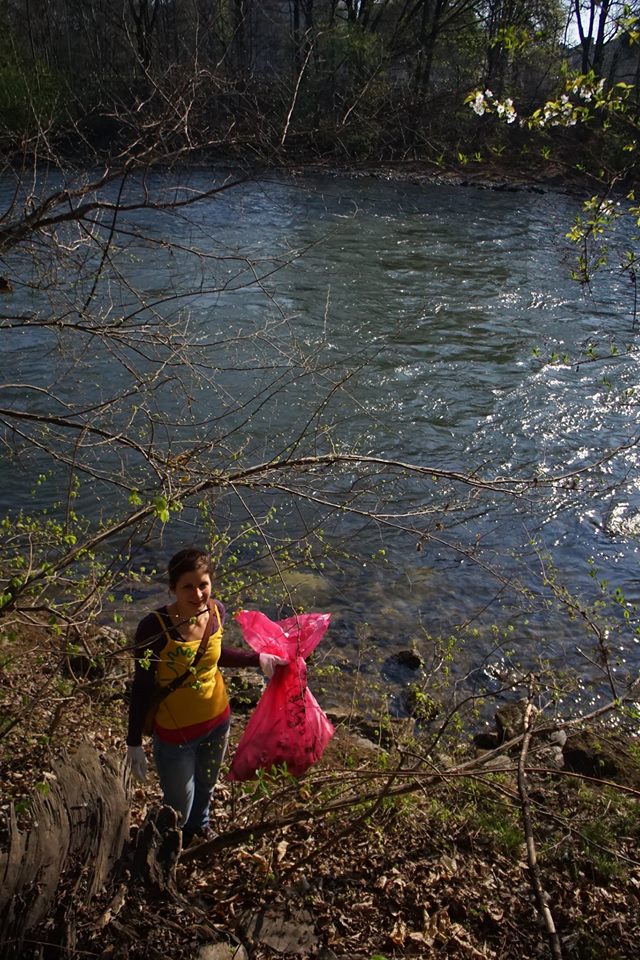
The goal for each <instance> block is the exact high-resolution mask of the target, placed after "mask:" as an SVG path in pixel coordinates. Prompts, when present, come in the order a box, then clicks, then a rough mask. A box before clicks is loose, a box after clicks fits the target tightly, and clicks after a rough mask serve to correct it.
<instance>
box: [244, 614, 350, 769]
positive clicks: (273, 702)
mask: <svg viewBox="0 0 640 960" xmlns="http://www.w3.org/2000/svg"><path fill="white" fill-rule="evenodd" d="M236 620H237V621H238V623H239V624H240V626H241V627H242V632H243V634H244V638H245V640H246V642H247V643H248V644H249V646H250V647H253V649H254V650H256V651H257V652H258V653H272V654H275V655H276V656H278V657H283V658H285V659H287V660H288V661H289V663H288V664H287V666H286V667H277V668H276V670H275V672H274V674H273V676H272V677H271V679H270V680H269V682H268V684H267V688H266V690H265V691H264V693H263V694H262V696H261V697H260V700H259V702H258V705H257V707H256V709H255V710H254V711H253V714H252V715H251V717H250V719H249V722H248V724H247V726H246V729H245V731H244V733H243V735H242V737H241V739H240V743H239V744H238V747H237V750H236V752H235V756H234V758H233V762H232V764H231V770H230V771H229V775H228V777H229V780H251V779H252V778H253V777H254V776H255V773H256V770H258V769H267V770H268V769H270V768H271V767H272V766H273V765H274V764H283V763H286V765H287V770H288V771H289V773H292V774H293V775H294V776H295V777H299V776H300V775H301V774H303V773H304V771H305V770H307V769H308V768H309V767H310V766H311V765H312V764H314V763H315V762H316V761H317V760H319V759H320V757H321V756H322V754H323V752H324V748H325V747H326V745H327V743H328V742H329V740H330V739H331V737H332V735H333V732H334V731H333V724H332V723H331V722H330V720H329V719H328V718H327V715H326V714H325V713H324V711H323V710H322V709H321V707H320V706H319V704H318V702H317V701H316V699H315V697H314V696H313V694H312V693H311V691H310V690H309V688H308V687H307V666H306V664H305V659H306V657H308V656H309V654H310V653H311V651H312V650H314V649H315V647H316V646H317V645H318V644H319V643H320V640H321V638H322V637H323V636H324V634H325V632H326V630H327V627H328V626H329V621H330V620H331V614H329V613H305V614H300V616H297V617H289V618H288V619H287V620H279V621H277V622H275V623H274V621H273V620H269V618H268V617H266V616H265V615H264V613H259V612H258V611H254V610H243V611H241V612H240V613H238V614H237V615H236Z"/></svg>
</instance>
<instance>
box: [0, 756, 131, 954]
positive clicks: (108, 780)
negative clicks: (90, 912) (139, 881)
mask: <svg viewBox="0 0 640 960" xmlns="http://www.w3.org/2000/svg"><path fill="white" fill-rule="evenodd" d="M49 783H50V789H49V791H48V793H47V795H46V796H43V795H42V794H38V795H37V796H36V797H35V798H34V800H33V806H32V814H33V817H32V823H31V825H30V827H29V828H28V829H27V830H25V831H21V830H20V829H19V828H18V825H17V822H16V817H15V813H14V811H13V809H11V812H10V817H9V824H8V833H9V839H8V847H7V849H6V850H5V851H1V852H0V955H1V956H2V957H3V960H9V958H11V957H19V956H21V955H24V952H23V946H24V944H25V943H26V942H27V941H28V940H29V939H30V938H31V935H32V934H33V931H35V930H36V928H38V927H39V926H41V925H42V924H43V923H44V922H45V921H47V935H46V940H47V942H49V943H57V944H59V945H60V946H61V947H62V948H63V949H69V948H70V947H71V946H72V943H73V938H74V929H75V919H74V916H75V912H76V909H77V906H79V905H83V904H86V903H88V902H89V901H90V900H91V899H92V898H93V897H94V896H95V895H96V893H98V891H99V890H101V889H102V887H103V886H104V884H105V883H106V881H107V879H108V878H109V876H110V874H111V873H112V871H113V870H114V867H115V865H116V863H117V862H118V861H119V859H120V856H121V854H122V850H123V847H124V844H125V842H126V841H127V839H128V835H129V798H128V795H127V793H128V774H127V772H126V771H125V768H124V760H123V758H120V757H101V756H100V755H99V754H98V753H97V752H96V750H95V748H94V747H93V746H91V745H90V744H88V743H84V744H81V745H80V747H79V748H78V750H77V751H76V753H74V754H73V755H68V754H65V755H63V757H62V759H61V760H60V761H59V762H58V763H57V764H56V765H55V766H54V776H53V779H52V780H51V781H49ZM54 908H55V909H54Z"/></svg>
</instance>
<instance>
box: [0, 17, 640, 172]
mask: <svg viewBox="0 0 640 960" xmlns="http://www.w3.org/2000/svg"><path fill="white" fill-rule="evenodd" d="M635 6H637V5H635ZM0 22H2V23H3V30H2V34H1V36H2V39H1V40H0V132H1V133H0V135H1V140H2V145H3V146H4V153H5V155H6V154H9V155H11V154H12V153H15V151H18V152H19V153H21V154H25V153H26V154H27V155H29V154H33V153H36V152H37V153H38V155H39V156H41V157H42V155H43V153H44V154H45V156H46V155H47V154H49V155H50V157H52V158H55V157H57V156H59V155H60V154H62V155H64V156H65V157H67V158H69V157H75V158H77V159H79V160H82V159H84V160H87V159H90V158H91V157H92V155H93V153H94V151H97V152H98V153H99V154H100V155H103V154H104V153H105V152H107V153H109V152H113V153H115V154H116V155H117V151H118V149H119V148H120V149H122V148H123V147H124V146H125V145H126V146H127V148H128V147H130V145H131V141H132V140H136V139H137V140H138V142H139V151H140V152H142V151H144V149H145V146H143V143H142V141H145V138H146V140H147V141H148V142H153V144H154V147H155V148H156V149H157V150H159V151H160V152H161V153H162V152H167V151H168V152H170V151H171V146H172V145H171V142H170V139H171V134H170V132H169V131H168V130H167V127H166V123H165V124H164V125H163V129H162V130H159V129H158V126H157V123H156V121H157V118H158V117H159V116H160V115H163V117H164V118H165V120H166V116H167V114H170V112H171V109H172V107H173V106H174V104H175V102H181V103H182V102H184V101H185V100H188V103H189V130H190V136H191V137H192V140H191V143H190V147H191V148H192V153H191V156H192V157H193V153H194V152H195V151H196V150H197V149H198V148H204V149H207V151H208V153H209V157H208V159H211V153H212V152H213V153H214V155H215V154H217V155H222V156H234V157H239V156H242V157H243V158H244V159H246V160H248V161H258V162H264V161H266V162H276V163H277V162H280V163H285V164H286V163H292V162H325V163H326V162H330V163H334V164H338V165H351V164H357V163H365V164H371V163H401V162H424V163H426V164H429V165H432V166H433V167H434V168H436V169H437V168H438V167H443V166H451V165H463V166H466V165H468V164H474V163H477V164H479V163H486V162H494V163H495V162H497V163H498V164H501V165H503V166H504V165H505V164H511V165H514V164H518V163H524V164H526V165H527V167H530V166H531V164H532V163H537V162H538V161H540V162H541V163H547V164H548V162H549V161H550V160H553V161H555V162H559V163H561V164H563V165H564V168H565V169H566V171H567V173H571V171H572V170H573V169H574V168H575V166H576V162H578V163H579V164H580V167H581V171H580V172H585V171H586V172H589V173H595V174H600V173H602V172H603V169H602V167H603V164H604V165H605V168H606V169H607V170H609V169H610V170H614V171H618V170H619V169H620V168H621V167H624V168H627V167H628V165H629V153H628V152H626V153H624V152H622V151H621V147H620V145H619V144H617V143H616V141H615V139H614V140H612V138H607V137H606V136H604V137H603V136H602V131H601V130H600V126H599V124H598V123H597V122H592V123H590V124H586V125H585V124H581V125H580V127H579V128H578V129H575V128H573V129H568V128H566V127H565V128H563V129H554V130H552V131H549V130H546V131H541V130H540V129H536V130H533V131H532V130H531V129H530V128H526V126H524V125H522V124H520V123H513V124H510V125H509V124H499V123H496V121H495V118H491V117H484V118H483V119H482V121H481V122H478V118H477V117H475V116H474V115H473V114H472V112H471V110H470V109H469V107H468V106H466V105H465V97H466V96H467V95H468V94H469V93H470V91H472V90H474V89H476V88H480V89H482V90H485V89H487V90H490V91H491V92H492V94H493V95H494V96H495V97H497V98H499V99H500V98H506V97H508V98H510V99H512V100H514V101H515V102H516V103H517V104H518V108H519V113H525V114H530V113H531V112H532V111H533V110H535V109H536V108H537V107H539V106H540V105H541V104H543V103H544V101H545V100H546V99H548V98H549V97H552V96H553V95H554V94H556V93H557V91H558V90H559V89H560V88H561V86H562V84H563V82H564V78H565V76H566V74H567V72H568V71H577V72H579V73H582V74H588V73H589V72H591V71H592V72H593V74H594V75H595V76H602V77H604V78H605V79H606V81H607V83H608V84H609V85H612V84H615V83H619V82H623V83H625V84H629V89H630V90H632V99H633V100H634V101H635V99H636V89H637V82H638V75H639V70H640V47H638V46H637V45H636V44H635V12H634V5H633V4H631V5H626V4H622V3H616V2H610V0H606V2H603V3H597V2H596V0H589V2H586V3H585V2H583V0H574V2H566V0H535V2H533V3H532V2H525V0H488V2H487V0H363V2H355V0H342V2H339V0H285V2H283V0H94V2H91V3H86V2H83V0H51V2H49V0H3V2H2V3H1V4H0ZM178 113H181V121H182V120H184V113H183V112H181V111H180V110H178V109H177V108H176V114H178ZM180 133H181V131H180V130H176V131H174V135H176V136H180ZM576 146H577V147H578V149H579V155H578V157H577V158H576Z"/></svg>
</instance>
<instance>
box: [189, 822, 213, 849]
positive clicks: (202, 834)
mask: <svg viewBox="0 0 640 960" xmlns="http://www.w3.org/2000/svg"><path fill="white" fill-rule="evenodd" d="M216 836H217V834H216V833H215V832H214V831H213V830H212V829H211V827H200V828H199V829H198V830H183V831H182V849H183V850H186V849H187V847H188V846H189V845H190V844H191V843H193V842H194V841H195V842H197V843H204V842H205V841H206V840H213V838H214V837H216Z"/></svg>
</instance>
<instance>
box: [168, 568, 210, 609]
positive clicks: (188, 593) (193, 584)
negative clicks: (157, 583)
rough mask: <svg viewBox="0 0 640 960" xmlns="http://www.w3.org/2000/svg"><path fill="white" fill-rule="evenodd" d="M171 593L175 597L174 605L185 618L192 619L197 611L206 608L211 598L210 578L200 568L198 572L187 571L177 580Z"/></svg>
mask: <svg viewBox="0 0 640 960" xmlns="http://www.w3.org/2000/svg"><path fill="white" fill-rule="evenodd" d="M172 591H173V593H174V594H175V597H176V604H177V606H178V609H179V610H180V612H181V613H183V614H184V616H185V617H192V616H194V614H196V613H197V612H198V611H200V610H203V609H204V608H206V606H207V604H208V603H209V597H210V596H211V577H210V575H209V574H208V573H207V571H206V570H205V569H204V568H202V567H200V569H198V570H191V571H187V573H183V574H182V576H181V577H179V578H178V580H177V582H176V584H175V586H174V587H172Z"/></svg>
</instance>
